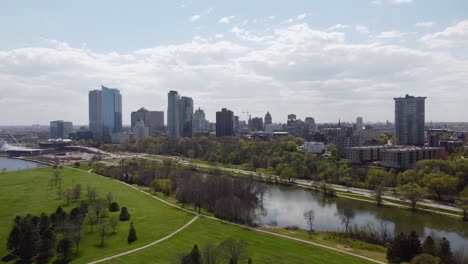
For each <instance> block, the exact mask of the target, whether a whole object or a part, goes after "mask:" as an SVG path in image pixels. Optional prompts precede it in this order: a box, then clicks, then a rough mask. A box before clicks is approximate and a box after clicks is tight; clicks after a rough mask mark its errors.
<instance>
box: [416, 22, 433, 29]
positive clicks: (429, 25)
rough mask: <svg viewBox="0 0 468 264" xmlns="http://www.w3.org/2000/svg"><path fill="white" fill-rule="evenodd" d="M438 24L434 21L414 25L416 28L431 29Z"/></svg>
mask: <svg viewBox="0 0 468 264" xmlns="http://www.w3.org/2000/svg"><path fill="white" fill-rule="evenodd" d="M435 24H436V22H434V21H424V22H418V23H416V24H414V26H415V27H424V28H430V27H432V26H434V25H435Z"/></svg>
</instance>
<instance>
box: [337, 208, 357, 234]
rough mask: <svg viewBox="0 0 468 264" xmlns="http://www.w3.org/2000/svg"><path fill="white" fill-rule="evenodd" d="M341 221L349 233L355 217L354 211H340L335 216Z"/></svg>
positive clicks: (345, 209)
mask: <svg viewBox="0 0 468 264" xmlns="http://www.w3.org/2000/svg"><path fill="white" fill-rule="evenodd" d="M335 215H336V216H338V218H339V219H340V220H341V224H342V225H343V226H344V227H345V232H346V233H348V227H349V224H350V223H351V219H353V217H354V211H353V210H352V209H351V208H344V209H341V210H338V211H337V212H336V214H335Z"/></svg>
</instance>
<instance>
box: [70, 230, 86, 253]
mask: <svg viewBox="0 0 468 264" xmlns="http://www.w3.org/2000/svg"><path fill="white" fill-rule="evenodd" d="M69 236H70V238H71V240H73V242H74V243H75V247H76V249H75V255H76V254H78V251H79V245H80V242H81V240H82V239H83V230H82V228H81V224H80V223H75V224H72V226H71V229H70V234H69Z"/></svg>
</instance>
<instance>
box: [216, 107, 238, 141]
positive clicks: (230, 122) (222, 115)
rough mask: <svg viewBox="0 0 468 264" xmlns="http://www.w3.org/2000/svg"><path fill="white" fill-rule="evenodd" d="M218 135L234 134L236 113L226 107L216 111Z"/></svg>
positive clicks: (228, 135)
mask: <svg viewBox="0 0 468 264" xmlns="http://www.w3.org/2000/svg"><path fill="white" fill-rule="evenodd" d="M216 136H217V137H230V136H234V113H233V112H232V111H230V110H227V109H226V108H223V109H221V111H218V112H216Z"/></svg>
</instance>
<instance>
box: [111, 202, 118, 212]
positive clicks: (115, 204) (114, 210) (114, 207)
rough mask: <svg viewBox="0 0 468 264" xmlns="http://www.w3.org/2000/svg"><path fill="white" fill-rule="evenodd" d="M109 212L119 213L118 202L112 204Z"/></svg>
mask: <svg viewBox="0 0 468 264" xmlns="http://www.w3.org/2000/svg"><path fill="white" fill-rule="evenodd" d="M109 211H111V212H117V211H119V204H118V203H116V202H112V203H111V204H110V206H109Z"/></svg>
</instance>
